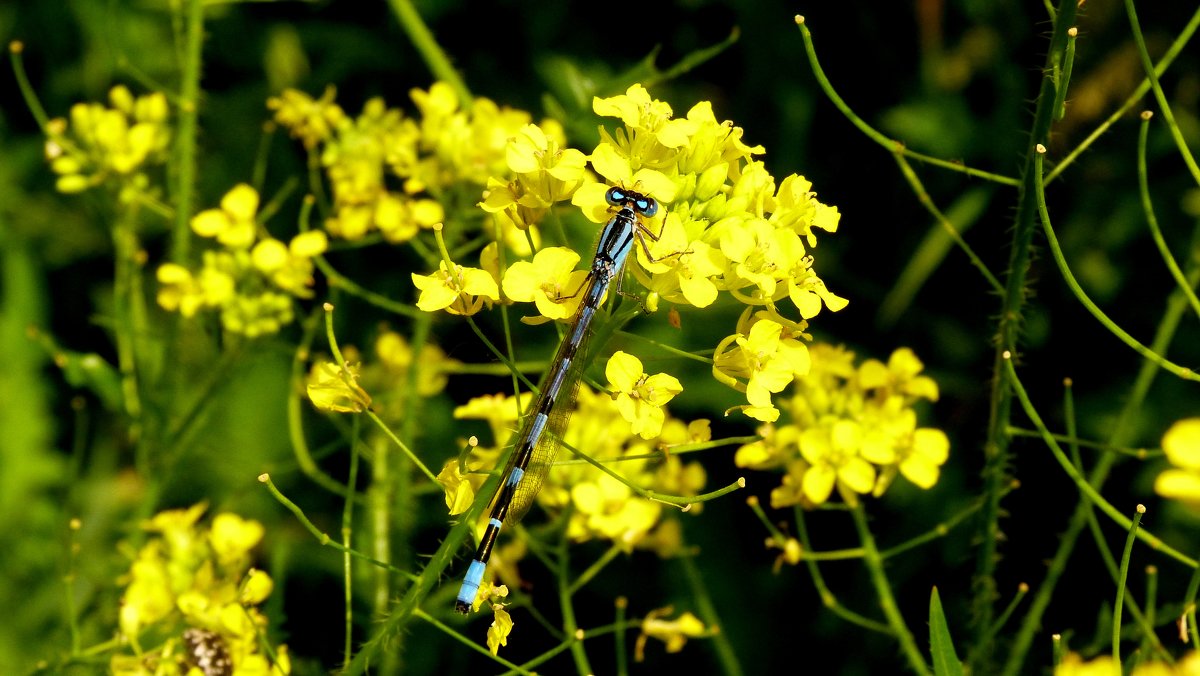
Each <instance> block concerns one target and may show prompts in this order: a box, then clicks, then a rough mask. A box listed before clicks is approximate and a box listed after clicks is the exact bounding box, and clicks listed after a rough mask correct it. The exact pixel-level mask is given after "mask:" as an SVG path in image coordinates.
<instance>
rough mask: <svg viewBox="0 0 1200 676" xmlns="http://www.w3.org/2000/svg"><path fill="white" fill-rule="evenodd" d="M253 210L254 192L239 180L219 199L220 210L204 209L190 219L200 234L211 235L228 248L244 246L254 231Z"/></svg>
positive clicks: (247, 246) (254, 202)
mask: <svg viewBox="0 0 1200 676" xmlns="http://www.w3.org/2000/svg"><path fill="white" fill-rule="evenodd" d="M257 212H258V192H256V191H255V190H254V188H251V187H250V186H248V185H246V184H245V183H239V184H238V185H236V186H234V187H233V188H232V189H231V190H230V191H229V192H227V193H225V196H224V197H222V198H221V208H220V209H206V210H204V211H201V212H200V213H198V214H196V215H195V216H194V217H193V218H192V231H194V232H195V233H196V234H197V235H200V236H201V237H215V238H216V239H217V241H218V242H220V243H221V244H223V245H225V246H227V247H229V248H231V249H248V248H249V247H250V245H251V244H253V243H254V237H255V234H256V232H257V226H256V225H255V222H254V215H255V214H256V213H257Z"/></svg>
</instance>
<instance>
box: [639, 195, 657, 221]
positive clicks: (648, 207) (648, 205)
mask: <svg viewBox="0 0 1200 676" xmlns="http://www.w3.org/2000/svg"><path fill="white" fill-rule="evenodd" d="M633 205H634V207H635V208H636V209H637V210H638V212H640V213H641V214H642V215H643V216H645V217H646V218H654V214H657V213H658V202H657V201H656V200H653V199H651V198H649V197H643V198H641V199H639V200H637V201H636V202H634V204H633Z"/></svg>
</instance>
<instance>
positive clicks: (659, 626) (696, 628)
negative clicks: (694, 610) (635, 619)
mask: <svg viewBox="0 0 1200 676" xmlns="http://www.w3.org/2000/svg"><path fill="white" fill-rule="evenodd" d="M672 612H674V609H672V608H670V607H668V608H662V609H660V610H653V611H651V612H649V613H647V614H646V619H644V620H642V634H641V636H638V640H637V644H636V646H635V650H634V659H636V660H637V661H638V662H641V661H643V660H644V659H645V657H646V641H647V639H650V638H656V639H658V640H660V641H662V642H663V643H665V644H666V649H667V652H669V653H677V652H679V651H680V650H683V646H684V645H685V644H686V643H687V640H688V639H689V638H696V637H698V636H704V635H706V634H708V629H707V628H705V626H704V623H703V622H701V621H700V618H698V617H696V616H695V615H693V614H691V613H683V614H682V615H680V616H679V617H678V618H676V619H674V620H666V619H662V618H665V617H667V616H668V615H670V614H671V613H672Z"/></svg>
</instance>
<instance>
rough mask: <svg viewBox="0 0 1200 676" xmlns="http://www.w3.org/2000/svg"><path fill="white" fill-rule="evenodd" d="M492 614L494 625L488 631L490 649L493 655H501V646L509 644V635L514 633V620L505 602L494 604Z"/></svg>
mask: <svg viewBox="0 0 1200 676" xmlns="http://www.w3.org/2000/svg"><path fill="white" fill-rule="evenodd" d="M492 615H493V619H492V625H491V626H490V627H488V632H487V644H488V650H490V651H492V654H493V655H499V654H500V646H505V645H508V635H509V634H511V633H512V630H513V621H512V616H511V615H509V614H508V611H507V610H505V609H504V606H503V604H496V605H493V606H492Z"/></svg>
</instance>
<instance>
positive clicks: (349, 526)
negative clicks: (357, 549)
mask: <svg viewBox="0 0 1200 676" xmlns="http://www.w3.org/2000/svg"><path fill="white" fill-rule="evenodd" d="M358 420H359V419H358V418H355V419H354V434H353V435H351V438H350V475H349V477H347V479H346V501H345V503H344V504H343V505H342V546H343V547H345V551H343V552H342V585H343V593H344V597H343V601H344V602H345V604H346V626H345V632H346V639H345V643H344V645H343V646H342V664H343V665H346V664H349V663H350V654H351V646H352V645H353V644H354V567H353V565H352V562H353V559H352V558H351V556H350V545H351V544H352V541H351V538H352V537H353V535H354V529H353V526H354V487H355V486H356V485H357V484H358V433H359V428H360V424H359V422H358ZM383 560H385V561H386V559H383ZM385 574H386V573H385Z"/></svg>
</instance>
